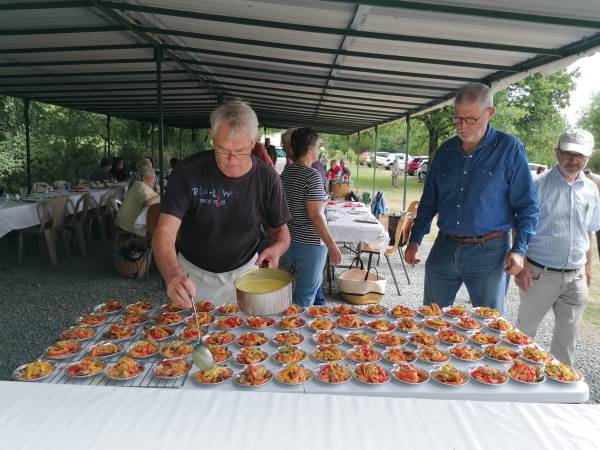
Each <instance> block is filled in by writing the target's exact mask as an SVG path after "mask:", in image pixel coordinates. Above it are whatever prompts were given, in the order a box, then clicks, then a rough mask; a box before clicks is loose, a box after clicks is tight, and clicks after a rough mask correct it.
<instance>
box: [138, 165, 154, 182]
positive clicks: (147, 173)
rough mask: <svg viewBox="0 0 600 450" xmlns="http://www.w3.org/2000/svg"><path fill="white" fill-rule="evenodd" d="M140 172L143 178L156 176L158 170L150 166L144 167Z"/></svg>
mask: <svg viewBox="0 0 600 450" xmlns="http://www.w3.org/2000/svg"><path fill="white" fill-rule="evenodd" d="M139 174H140V177H141V178H142V179H144V178H149V177H154V176H156V172H155V171H154V169H153V168H152V167H150V166H144V167H142V168H141V170H140V171H139Z"/></svg>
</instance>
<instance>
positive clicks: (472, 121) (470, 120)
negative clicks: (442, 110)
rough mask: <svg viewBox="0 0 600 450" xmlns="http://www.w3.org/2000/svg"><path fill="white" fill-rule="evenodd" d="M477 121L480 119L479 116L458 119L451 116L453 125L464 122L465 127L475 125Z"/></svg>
mask: <svg viewBox="0 0 600 450" xmlns="http://www.w3.org/2000/svg"><path fill="white" fill-rule="evenodd" d="M482 115H483V114H482ZM479 119H481V116H479V117H458V116H452V122H454V125H460V124H461V122H464V123H466V124H467V125H475V124H476V123H477V121H478V120H479Z"/></svg>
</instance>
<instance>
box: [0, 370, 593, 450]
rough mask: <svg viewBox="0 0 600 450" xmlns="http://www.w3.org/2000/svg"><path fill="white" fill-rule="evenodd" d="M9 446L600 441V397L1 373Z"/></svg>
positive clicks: (414, 449) (583, 447)
mask: <svg viewBox="0 0 600 450" xmlns="http://www.w3.org/2000/svg"><path fill="white" fill-rule="evenodd" d="M0 398H1V399H2V409H1V410H0V430H2V438H1V439H0V449H2V450H5V449H6V450H16V449H30V450H33V449H62V450H71V449H73V450H75V449H81V448H85V449H86V450H107V449H129V450H137V449H140V450H152V449H160V450H164V449H170V448H178V449H188V448H189V449H192V448H193V449H196V448H202V449H218V450H227V449H232V450H239V449H241V448H245V449H261V450H271V449H273V450H283V449H285V450H293V449H302V450H306V449H313V450H318V449H323V450H335V449H344V450H346V449H361V450H369V449H376V450H381V449H395V450H396V449H403V448H410V449H411V450H419V449H427V450H431V449H467V450H472V449H577V450H587V449H597V448H598V442H600V426H598V424H599V423H600V407H598V406H593V405H552V404H550V405H538V404H520V403H488V402H471V401H457V400H453V401H443V400H423V399H390V398H372V397H354V396H330V395H294V394H277V393H255V392H251V391H249V392H211V391H210V390H195V391H192V390H187V389H185V390H174V389H144V388H130V389H121V388H115V387H93V386H65V385H49V384H37V383H30V384H27V383H17V382H6V381H5V382H0Z"/></svg>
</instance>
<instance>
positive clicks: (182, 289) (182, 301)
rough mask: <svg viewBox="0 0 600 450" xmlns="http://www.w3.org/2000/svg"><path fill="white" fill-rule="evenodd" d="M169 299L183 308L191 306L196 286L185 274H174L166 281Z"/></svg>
mask: <svg viewBox="0 0 600 450" xmlns="http://www.w3.org/2000/svg"><path fill="white" fill-rule="evenodd" d="M167 295H168V296H169V299H171V300H173V301H174V302H175V303H176V304H178V305H179V306H181V307H183V308H191V307H192V299H193V298H194V297H195V296H196V287H195V286H194V283H193V282H192V280H190V279H189V278H188V277H187V276H186V275H184V274H179V275H175V276H174V277H173V278H171V279H170V280H169V281H168V282H167Z"/></svg>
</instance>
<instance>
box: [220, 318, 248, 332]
mask: <svg viewBox="0 0 600 450" xmlns="http://www.w3.org/2000/svg"><path fill="white" fill-rule="evenodd" d="M242 325H244V321H243V320H242V319H241V318H240V317H237V316H225V317H221V318H219V320H217V327H219V328H221V329H222V330H232V329H234V328H239V327H241V326H242Z"/></svg>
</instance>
